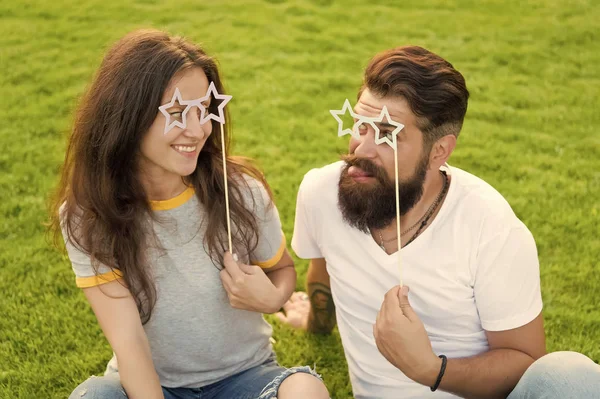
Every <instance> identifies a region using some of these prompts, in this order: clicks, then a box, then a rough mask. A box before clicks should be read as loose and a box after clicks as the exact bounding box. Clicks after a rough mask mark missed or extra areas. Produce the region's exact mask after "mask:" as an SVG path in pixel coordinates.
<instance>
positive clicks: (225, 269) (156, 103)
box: [53, 31, 328, 399]
mask: <svg viewBox="0 0 600 399" xmlns="http://www.w3.org/2000/svg"><path fill="white" fill-rule="evenodd" d="M211 83H212V84H214V87H215V88H216V90H217V91H218V92H219V93H223V85H222V83H221V79H220V75H219V71H218V69H217V65H216V63H215V61H214V60H213V59H212V58H211V57H209V56H208V55H206V53H205V52H204V51H203V50H202V49H200V48H199V47H198V46H196V45H193V44H191V43H189V42H187V41H185V40H184V39H182V38H178V37H170V36H169V35H167V34H165V33H162V32H159V31H137V32H133V33H131V34H129V35H127V36H126V37H124V38H123V39H121V40H120V41H119V42H118V43H117V44H116V45H115V46H114V47H113V48H112V49H111V50H110V51H109V52H108V53H107V55H106V57H105V59H104V61H103V63H102V65H101V67H100V70H99V71H98V73H97V76H96V78H95V80H94V82H93V84H92V85H91V87H90V89H89V91H88V92H87V94H86V95H85V97H84V99H83V101H82V103H81V105H80V106H79V109H78V113H77V116H76V120H75V124H74V128H73V131H72V134H71V137H70V141H69V145H68V150H67V154H66V161H65V166H64V168H63V172H62V177H61V181H60V185H59V190H58V195H57V198H56V202H55V208H54V210H53V215H54V220H53V227H54V232H55V234H56V236H57V237H60V235H61V234H62V236H63V238H64V241H65V243H66V248H67V251H68V254H69V258H70V260H71V263H72V266H73V270H74V272H75V275H76V282H77V285H78V286H79V287H81V288H82V289H83V292H84V294H85V296H86V298H87V299H88V301H89V302H90V304H91V307H92V309H93V310H94V313H95V315H96V317H97V319H98V322H99V324H100V327H101V328H102V330H103V332H104V335H105V336H106V338H107V339H108V341H109V343H110V345H111V347H112V349H113V351H114V353H115V357H113V359H112V360H111V362H110V363H109V366H108V367H107V371H106V373H105V376H103V377H100V378H90V379H88V380H87V381H85V382H84V383H82V384H81V385H80V386H79V387H77V388H76V389H75V391H73V393H72V395H71V397H72V398H79V397H82V396H85V399H94V398H126V397H128V398H134V399H136V398H144V399H147V398H163V397H164V398H166V399H171V398H191V397H194V398H197V397H200V398H227V399H230V398H274V397H278V398H280V399H281V398H284V399H285V398H307V397H310V398H327V397H328V394H327V390H326V388H325V386H324V385H323V383H322V381H321V380H320V378H319V376H318V375H317V374H316V373H315V372H314V371H313V370H310V369H309V368H308V367H299V368H293V369H285V368H282V367H280V366H279V365H278V364H277V362H276V360H275V356H274V354H273V350H272V347H271V344H270V338H271V333H272V329H271V327H270V325H269V324H268V323H266V321H265V320H264V319H263V317H262V314H261V313H273V312H275V311H277V310H278V309H279V308H280V307H281V306H282V305H283V303H285V301H286V300H287V299H288V298H289V297H290V295H291V293H292V292H293V290H294V287H295V282H296V273H295V270H294V267H293V261H292V259H291V257H290V255H289V253H288V252H287V250H286V242H285V237H284V236H283V234H282V232H281V223H280V220H279V216H278V213H277V209H276V208H275V206H274V204H273V203H272V201H271V194H270V190H269V188H268V185H267V183H266V181H265V180H264V178H263V177H262V175H261V174H260V173H259V171H258V170H257V169H256V168H255V167H253V166H252V165H251V164H250V163H249V162H248V161H247V160H245V159H242V158H238V157H230V156H226V161H227V177H228V186H229V202H230V216H231V230H232V239H233V248H234V251H235V253H236V255H237V258H236V259H238V260H237V261H236V260H234V257H232V255H231V254H230V252H229V251H228V252H226V250H228V249H229V248H228V244H227V242H228V239H227V219H226V207H225V188H224V182H223V180H224V178H223V177H224V176H223V174H224V169H223V158H222V146H221V137H220V134H218V133H219V131H220V128H221V126H220V124H219V122H217V121H216V120H210V119H209V120H208V121H206V119H207V118H206V117H207V115H210V114H214V115H217V114H219V113H221V114H222V113H223V112H225V111H224V110H223V107H220V108H219V103H218V102H217V101H216V100H215V99H213V98H212V97H209V96H206V93H207V90H208V88H209V85H210V84H211ZM203 97H205V98H204V99H203ZM200 101H202V102H200ZM225 120H228V119H227V113H226V112H225ZM176 122H178V123H176ZM201 122H205V123H201ZM228 127H229V123H226V124H225V125H224V129H225V137H226V142H228V139H227V137H228ZM212 133H216V134H212ZM226 147H228V145H227V146H226ZM227 151H228V148H226V149H225V152H226V153H227ZM250 264H251V265H253V266H250Z"/></svg>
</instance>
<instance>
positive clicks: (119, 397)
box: [69, 375, 127, 399]
mask: <svg viewBox="0 0 600 399" xmlns="http://www.w3.org/2000/svg"><path fill="white" fill-rule="evenodd" d="M69 399H127V394H126V393H125V390H124V389H123V386H122V385H121V381H120V379H119V377H118V375H112V376H105V377H95V376H92V377H90V378H88V379H87V380H86V381H84V382H82V383H81V384H79V386H78V387H77V388H75V390H74V391H73V392H72V393H71V395H70V396H69Z"/></svg>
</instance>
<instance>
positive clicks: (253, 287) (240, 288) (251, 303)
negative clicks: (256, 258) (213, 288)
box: [220, 252, 284, 313]
mask: <svg viewBox="0 0 600 399" xmlns="http://www.w3.org/2000/svg"><path fill="white" fill-rule="evenodd" d="M223 264H224V265H225V268H224V269H223V270H221V273H220V275H221V281H222V282H223V287H225V291H227V296H228V297H229V303H230V304H231V306H232V307H234V308H236V309H243V310H250V311H253V312H260V313H274V312H276V311H278V310H279V309H280V308H281V306H282V305H283V302H284V298H283V296H284V295H283V293H282V292H280V291H279V290H278V289H277V287H275V285H273V283H272V282H271V280H269V278H268V277H267V275H266V274H265V272H264V271H263V270H262V269H261V268H260V267H259V266H250V265H244V264H242V263H238V262H236V261H235V260H234V259H233V257H232V256H231V253H229V252H226V253H225V255H224V256H223Z"/></svg>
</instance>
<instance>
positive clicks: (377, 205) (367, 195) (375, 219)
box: [338, 155, 428, 233]
mask: <svg viewBox="0 0 600 399" xmlns="http://www.w3.org/2000/svg"><path fill="white" fill-rule="evenodd" d="M342 160H343V161H345V162H346V165H345V166H344V169H343V170H342V174H341V175H340V180H339V183H338V188H339V190H338V207H339V208H340V211H341V212H342V216H343V218H344V220H345V221H346V223H348V224H349V225H350V226H352V227H355V228H357V229H359V230H360V231H362V232H364V233H369V229H382V228H384V227H386V226H388V225H389V224H390V223H391V222H392V221H393V220H394V219H395V218H396V193H395V191H396V187H395V182H394V180H393V179H392V180H390V178H389V177H388V175H387V173H386V171H385V169H383V168H381V167H379V166H377V165H375V164H374V163H373V162H372V161H370V160H368V159H366V158H358V157H356V156H354V155H346V156H343V157H342ZM351 166H356V167H357V168H360V169H362V170H363V171H365V172H366V173H368V174H369V175H371V176H372V177H373V178H374V181H373V182H369V183H357V182H356V181H354V179H353V178H352V177H350V176H348V169H349V168H350V167H351ZM427 167H428V157H426V156H423V157H421V159H420V160H419V163H418V165H417V168H416V170H415V172H414V174H413V175H412V177H411V178H410V179H408V180H400V179H398V195H399V201H400V215H405V214H406V213H407V212H408V211H410V210H411V209H412V208H413V207H414V206H415V204H416V203H417V202H419V200H420V199H421V197H422V196H423V185H424V183H425V175H426V174H427Z"/></svg>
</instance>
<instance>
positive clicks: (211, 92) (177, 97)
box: [158, 82, 233, 253]
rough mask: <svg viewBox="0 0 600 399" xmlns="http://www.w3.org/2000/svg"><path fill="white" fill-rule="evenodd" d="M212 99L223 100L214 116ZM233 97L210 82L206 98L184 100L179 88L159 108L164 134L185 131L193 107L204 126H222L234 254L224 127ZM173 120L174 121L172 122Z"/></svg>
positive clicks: (224, 165)
mask: <svg viewBox="0 0 600 399" xmlns="http://www.w3.org/2000/svg"><path fill="white" fill-rule="evenodd" d="M211 97H214V98H215V99H216V100H221V102H220V104H219V106H218V108H217V113H216V114H213V113H211V112H209V111H208V110H207V109H206V106H205V105H204V104H206V103H207V102H210V101H211ZM231 98H232V96H228V95H226V94H219V92H218V91H217V89H216V87H215V84H214V82H210V85H209V86H208V90H207V91H206V95H205V96H204V97H200V98H197V99H195V100H189V101H186V100H183V99H182V98H181V93H180V91H179V88H175V93H174V94H173V98H171V102H169V103H168V104H164V105H161V106H160V107H158V109H159V111H160V112H161V113H162V114H163V115H164V116H165V120H166V122H165V131H164V134H167V133H168V132H169V131H170V130H171V129H173V128H174V127H178V128H181V129H185V128H186V127H187V114H188V112H189V111H190V110H191V109H192V108H193V107H198V109H199V110H200V124H201V125H204V124H205V123H206V122H208V121H210V120H214V121H217V122H218V123H219V125H220V126H221V149H222V151H223V181H224V184H225V209H226V211H227V238H228V243H229V252H231V253H233V246H232V244H231V218H230V215H229V186H228V184H227V155H226V153H225V131H224V129H223V125H225V106H226V105H227V103H229V101H231ZM176 102H177V103H179V104H180V105H181V106H185V108H184V110H183V112H182V113H181V119H180V120H177V119H176V118H173V117H172V115H171V114H170V113H169V112H168V110H169V109H170V108H172V107H173V106H175V103H176ZM171 119H173V121H171Z"/></svg>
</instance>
